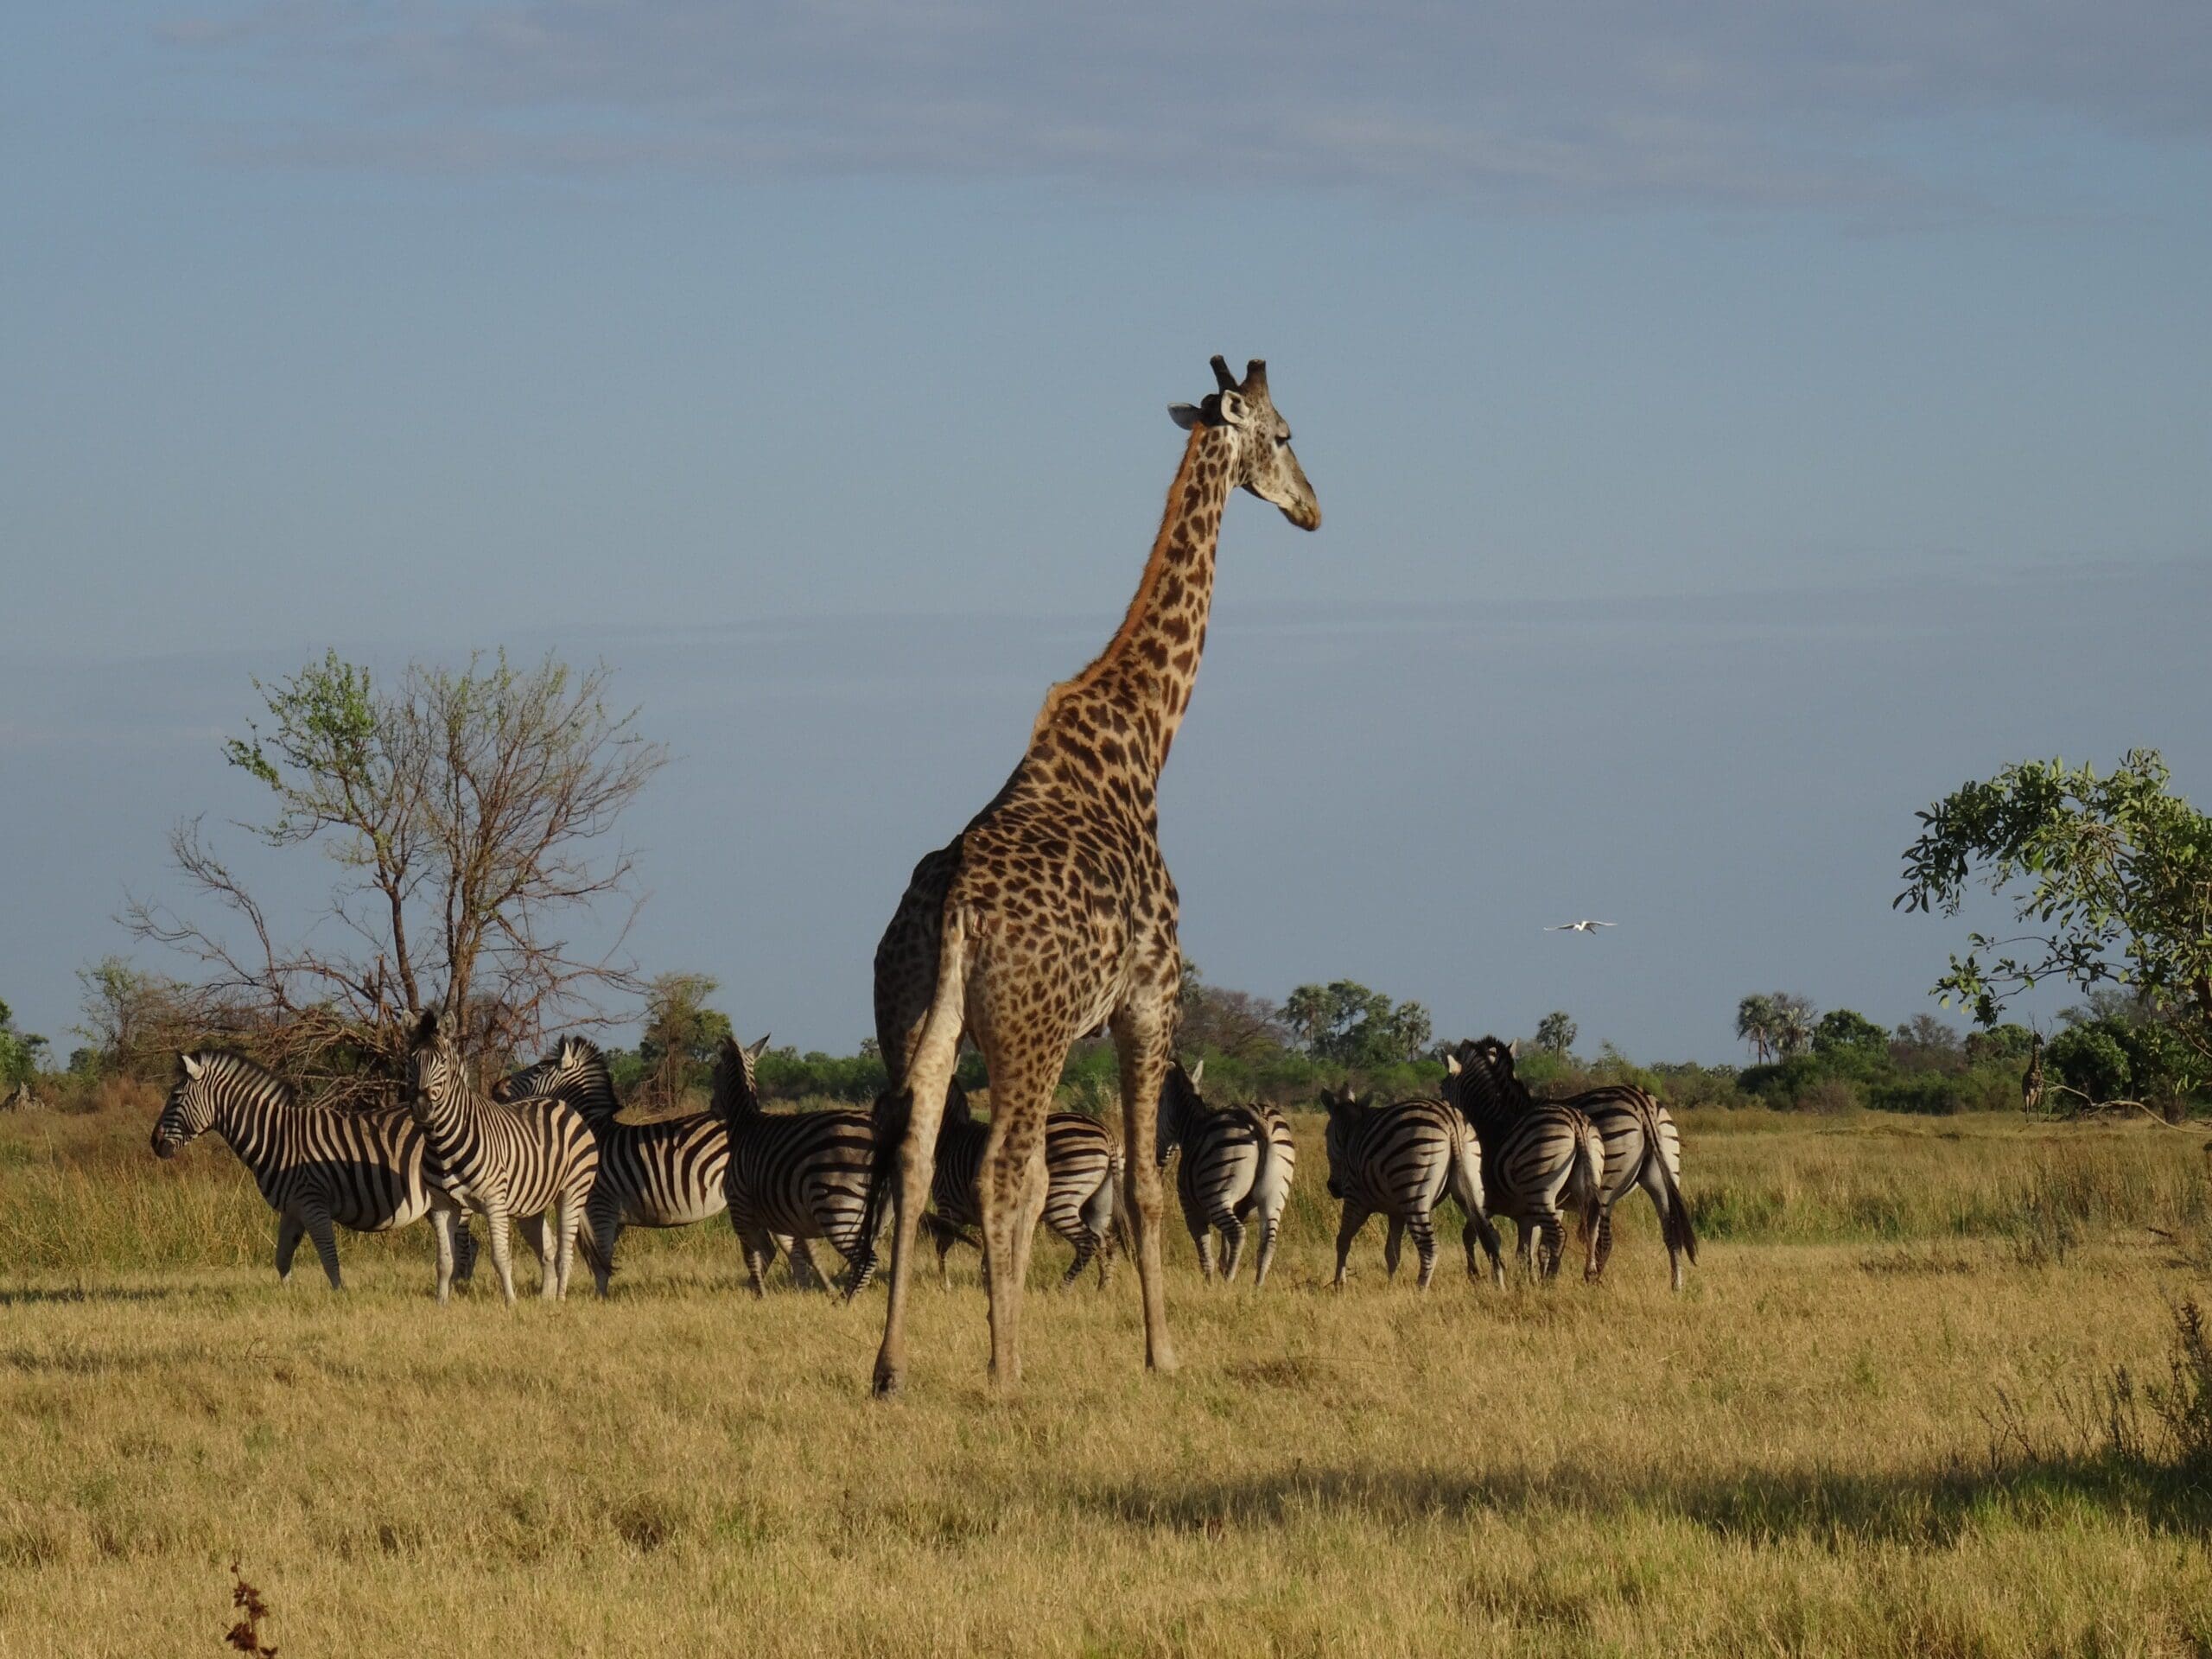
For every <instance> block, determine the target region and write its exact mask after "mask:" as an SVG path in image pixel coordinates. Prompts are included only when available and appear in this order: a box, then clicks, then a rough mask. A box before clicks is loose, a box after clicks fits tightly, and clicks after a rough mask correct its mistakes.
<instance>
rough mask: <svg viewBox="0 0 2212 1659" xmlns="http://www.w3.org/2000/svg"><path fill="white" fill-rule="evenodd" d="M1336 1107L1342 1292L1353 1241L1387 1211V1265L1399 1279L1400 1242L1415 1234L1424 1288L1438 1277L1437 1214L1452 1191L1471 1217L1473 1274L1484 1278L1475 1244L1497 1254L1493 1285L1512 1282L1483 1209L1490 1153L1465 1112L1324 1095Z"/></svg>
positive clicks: (1333, 1190) (1331, 1146)
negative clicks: (1485, 1161)
mask: <svg viewBox="0 0 2212 1659" xmlns="http://www.w3.org/2000/svg"><path fill="white" fill-rule="evenodd" d="M1321 1102H1322V1104H1323V1105H1325V1106H1326V1107H1327V1108H1328V1111H1329V1128H1328V1134H1327V1138H1326V1145H1327V1147H1328V1152H1329V1196H1330V1197H1331V1198H1341V1199H1342V1200H1343V1201H1344V1218H1343V1221H1342V1223H1341V1224H1339V1225H1338V1229H1337V1276H1336V1278H1335V1280H1334V1281H1332V1282H1333V1283H1334V1285H1335V1287H1336V1288H1337V1289H1338V1290H1342V1289H1343V1288H1344V1259H1345V1258H1346V1257H1347V1256H1349V1255H1351V1242H1352V1240H1353V1239H1355V1238H1357V1236H1359V1230H1360V1229H1361V1228H1362V1227H1364V1226H1365V1225H1366V1224H1367V1218H1368V1217H1370V1216H1371V1215H1373V1214H1374V1213H1375V1212H1376V1211H1382V1213H1383V1214H1384V1215H1385V1216H1387V1217H1389V1221H1390V1232H1389V1237H1388V1238H1386V1239H1385V1240H1384V1241H1383V1266H1384V1268H1385V1269H1386V1270H1387V1271H1388V1272H1389V1274H1390V1276H1391V1277H1392V1278H1394V1279H1395V1277H1397V1273H1398V1254H1399V1246H1400V1242H1401V1240H1402V1238H1403V1236H1404V1235H1406V1234H1407V1233H1411V1234H1412V1235H1413V1236H1414V1249H1415V1250H1417V1251H1418V1252H1420V1255H1421V1280H1420V1285H1421V1289H1423V1290H1427V1288H1428V1286H1429V1281H1431V1280H1432V1279H1433V1278H1434V1277H1435V1276H1436V1230H1435V1226H1434V1223H1433V1218H1432V1217H1433V1211H1434V1210H1435V1208H1436V1206H1437V1205H1438V1204H1439V1203H1440V1202H1441V1201H1442V1200H1443V1198H1445V1196H1446V1194H1447V1193H1448V1194H1449V1195H1450V1196H1451V1197H1452V1198H1453V1199H1455V1200H1456V1201H1457V1202H1458V1204H1459V1208H1460V1210H1461V1211H1463V1212H1464V1213H1465V1216H1466V1217H1467V1227H1466V1234H1465V1243H1466V1247H1467V1277H1469V1278H1470V1279H1478V1278H1480V1277H1481V1276H1482V1269H1481V1268H1480V1267H1479V1266H1478V1264H1477V1262H1476V1261H1475V1243H1476V1241H1477V1240H1478V1239H1479V1240H1480V1241H1481V1242H1482V1246H1483V1249H1484V1251H1485V1252H1486V1253H1487V1254H1488V1255H1489V1256H1490V1271H1491V1280H1492V1281H1494V1282H1495V1283H1497V1284H1499V1285H1503V1283H1504V1282H1505V1268H1504V1264H1503V1262H1501V1261H1500V1259H1499V1257H1500V1246H1499V1243H1498V1237H1497V1228H1496V1227H1494V1226H1492V1225H1491V1219H1490V1216H1489V1213H1488V1211H1486V1210H1485V1209H1484V1204H1483V1154H1482V1148H1481V1147H1480V1146H1479V1145H1478V1143H1477V1141H1476V1139H1475V1134H1474V1131H1473V1130H1472V1129H1471V1128H1470V1127H1469V1126H1468V1123H1467V1120H1466V1119H1465V1117H1463V1116H1460V1114H1459V1110H1458V1109H1457V1108H1455V1107H1453V1106H1451V1105H1449V1104H1447V1103H1445V1102H1443V1101H1440V1100H1403V1101H1400V1102H1398V1103H1396V1104H1395V1105H1393V1106H1367V1105H1363V1103H1361V1102H1360V1100H1359V1098H1358V1096H1356V1095H1355V1094H1354V1093H1353V1092H1352V1091H1351V1090H1350V1089H1346V1090H1344V1092H1343V1093H1342V1094H1324V1095H1323V1096H1321Z"/></svg>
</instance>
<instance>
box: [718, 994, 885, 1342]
mask: <svg viewBox="0 0 2212 1659" xmlns="http://www.w3.org/2000/svg"><path fill="white" fill-rule="evenodd" d="M762 1043H763V1045H764V1046H765V1044H766V1039H762ZM758 1052H759V1051H758V1049H753V1050H747V1049H746V1048H743V1047H741V1046H740V1045H739V1043H738V1041H737V1039H735V1038H734V1037H727V1036H726V1037H724V1038H723V1039H722V1041H721V1053H720V1055H718V1056H717V1057H716V1058H715V1096H714V1110H715V1115H716V1116H719V1117H720V1118H721V1120H722V1122H723V1124H724V1126H725V1127H726V1128H727V1131H728V1136H729V1163H728V1166H727V1168H726V1170H725V1172H724V1173H723V1178H722V1179H723V1187H724V1192H725V1195H726V1197H727V1199H728V1205H729V1221H730V1226H731V1227H732V1228H733V1229H734V1230H735V1231H736V1233H737V1238H738V1244H739V1246H740V1248H741V1249H743V1251H744V1252H745V1270H746V1274H747V1277H748V1278H749V1279H750V1281H751V1282H752V1286H753V1294H754V1295H756V1296H765V1295H766V1294H767V1291H766V1287H765V1286H764V1285H763V1284H762V1282H761V1276H762V1275H763V1274H765V1273H766V1271H767V1269H768V1264H769V1263H770V1262H772V1261H774V1260H775V1254H776V1246H777V1243H778V1241H779V1239H787V1240H791V1241H795V1242H798V1243H797V1247H796V1248H793V1249H791V1267H792V1277H793V1278H794V1279H797V1278H798V1263H799V1262H801V1261H805V1262H807V1265H808V1268H810V1269H811V1268H812V1267H813V1262H812V1259H811V1258H810V1256H808V1255H807V1254H806V1249H805V1246H804V1243H803V1241H804V1240H806V1239H810V1238H826V1239H828V1240H829V1243H830V1245H831V1246H832V1248H834V1249H836V1252H837V1254H838V1255H842V1257H844V1258H845V1267H846V1277H845V1300H847V1301H850V1300H852V1299H853V1298H854V1297H855V1296H857V1295H859V1294H860V1293H861V1291H862V1290H864V1289H866V1288H867V1287H868V1281H870V1280H871V1279H873V1278H874V1277H875V1235H876V1231H877V1228H876V1221H877V1217H876V1215H875V1212H874V1207H873V1206H872V1205H871V1204H870V1202H869V1187H870V1185H871V1178H872V1175H873V1170H874V1162H875V1123H874V1119H873V1118H872V1117H871V1116H869V1115H868V1113H866V1112H855V1111H828V1112H791V1113H771V1112H766V1111H763V1110H762V1109H761V1108H760V1090H759V1089H758V1087H756V1086H755V1084H754V1082H753V1060H754V1058H756V1057H757V1054H758ZM809 1276H810V1277H811V1278H814V1279H815V1280H816V1281H817V1282H821V1283H822V1287H823V1289H824V1290H827V1289H828V1288H829V1285H828V1284H827V1282H826V1281H821V1280H820V1275H819V1274H814V1273H811V1272H810V1274H809Z"/></svg>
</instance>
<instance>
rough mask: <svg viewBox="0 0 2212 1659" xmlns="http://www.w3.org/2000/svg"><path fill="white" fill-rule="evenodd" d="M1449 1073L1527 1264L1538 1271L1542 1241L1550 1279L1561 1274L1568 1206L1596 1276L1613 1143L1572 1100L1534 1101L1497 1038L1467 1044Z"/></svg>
mask: <svg viewBox="0 0 2212 1659" xmlns="http://www.w3.org/2000/svg"><path fill="white" fill-rule="evenodd" d="M1445 1067H1446V1071H1447V1073H1448V1074H1449V1075H1448V1077H1447V1079H1446V1087H1447V1088H1448V1090H1449V1091H1450V1094H1451V1098H1452V1103H1453V1104H1454V1105H1456V1106H1458V1107H1459V1109H1460V1111H1461V1112H1462V1113H1464V1114H1465V1116H1466V1119H1467V1122H1469V1123H1471V1124H1472V1125H1473V1126H1474V1130H1475V1136H1476V1139H1478V1141H1481V1142H1482V1148H1483V1173H1484V1177H1485V1179H1486V1182H1487V1185H1488V1190H1489V1192H1490V1203H1491V1211H1492V1212H1493V1213H1494V1214H1497V1215H1500V1216H1510V1217H1512V1219H1513V1221H1514V1222H1515V1224H1516V1225H1517V1226H1518V1228H1519V1230H1520V1233H1521V1259H1522V1262H1525V1263H1527V1264H1528V1265H1529V1267H1530V1268H1532V1269H1533V1268H1535V1266H1536V1247H1537V1242H1538V1239H1539V1236H1541V1241H1542V1245H1543V1263H1542V1266H1543V1274H1544V1276H1545V1277H1546V1278H1547V1279H1548V1278H1551V1277H1552V1276H1554V1274H1557V1273H1558V1272H1559V1264H1560V1254H1561V1252H1562V1250H1563V1249H1564V1246H1565V1243H1566V1230H1565V1229H1564V1228H1563V1227H1562V1226H1561V1225H1560V1202H1561V1200H1562V1199H1565V1200H1566V1201H1567V1202H1568V1203H1571V1204H1573V1205H1574V1207H1575V1210H1576V1211H1577V1213H1578V1214H1579V1215H1580V1217H1581V1222H1582V1226H1583V1229H1584V1236H1585V1241H1586V1244H1587V1246H1588V1249H1587V1254H1586V1257H1585V1260H1584V1262H1583V1274H1584V1276H1585V1277H1586V1278H1587V1277H1592V1276H1594V1275H1595V1274H1596V1272H1597V1269H1598V1217H1599V1212H1600V1211H1601V1210H1602V1209H1603V1207H1604V1205H1605V1141H1603V1140H1602V1139H1601V1138H1600V1137H1599V1134H1598V1129H1597V1126H1596V1125H1595V1124H1593V1123H1592V1122H1591V1121H1590V1120H1589V1119H1588V1118H1587V1117H1586V1116H1583V1114H1582V1113H1581V1112H1580V1111H1578V1110H1577V1109H1575V1108H1574V1107H1573V1106H1571V1105H1569V1104H1568V1103H1566V1102H1564V1101H1557V1100H1532V1099H1530V1098H1529V1091H1528V1090H1526V1089H1525V1088H1523V1087H1522V1085H1521V1083H1520V1080H1519V1079H1518V1078H1517V1077H1515V1076H1514V1075H1513V1051H1512V1050H1511V1049H1510V1048H1508V1047H1507V1046H1505V1045H1504V1044H1503V1043H1501V1042H1500V1041H1498V1039H1497V1038H1495V1037H1485V1038H1484V1039H1482V1040H1481V1041H1480V1042H1476V1043H1462V1044H1460V1045H1459V1048H1458V1050H1457V1051H1456V1052H1453V1053H1452V1054H1451V1055H1449V1056H1447V1057H1446V1061H1445Z"/></svg>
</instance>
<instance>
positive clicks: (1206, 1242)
mask: <svg viewBox="0 0 2212 1659" xmlns="http://www.w3.org/2000/svg"><path fill="white" fill-rule="evenodd" d="M1183 1221H1184V1224H1185V1225H1186V1226H1188V1227H1189V1228H1190V1230H1191V1243H1193V1244H1195V1245H1197V1246H1198V1277H1199V1278H1200V1279H1201V1280H1203V1281H1205V1283H1207V1284H1209V1285H1210V1284H1211V1283H1212V1282H1213V1227H1212V1225H1211V1223H1209V1222H1208V1221H1207V1220H1206V1218H1205V1217H1204V1216H1197V1215H1191V1214H1188V1213H1187V1212H1186V1213H1185V1216H1184V1217H1183Z"/></svg>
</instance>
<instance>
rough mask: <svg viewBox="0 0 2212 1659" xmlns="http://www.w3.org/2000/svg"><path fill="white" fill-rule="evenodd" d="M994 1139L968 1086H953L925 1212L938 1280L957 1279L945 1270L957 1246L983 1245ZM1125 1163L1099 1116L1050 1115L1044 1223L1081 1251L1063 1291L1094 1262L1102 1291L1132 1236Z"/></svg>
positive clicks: (947, 1098) (1065, 1277)
mask: <svg viewBox="0 0 2212 1659" xmlns="http://www.w3.org/2000/svg"><path fill="white" fill-rule="evenodd" d="M990 1139H991V1130H990V1125H988V1123H979V1122H976V1119H975V1117H974V1116H973V1115H972V1114H971V1113H970V1112H969V1109H968V1091H967V1090H964V1089H963V1088H962V1087H961V1086H960V1085H959V1084H957V1083H954V1084H950V1086H949V1087H948V1088H947V1089H946V1090H945V1097H944V1122H942V1123H941V1124H940V1125H939V1126H938V1133H937V1162H936V1165H935V1167H934V1170H933V1173H931V1178H930V1213H929V1214H928V1215H926V1216H925V1217H923V1225H925V1227H927V1228H928V1229H929V1230H930V1233H931V1236H933V1237H934V1238H935V1239H936V1240H937V1270H938V1279H939V1280H940V1281H941V1282H943V1283H944V1284H947V1285H950V1283H951V1282H952V1275H951V1274H950V1271H949V1270H948V1269H947V1267H946V1258H947V1257H948V1256H950V1255H951V1253H952V1247H953V1246H954V1245H955V1244H963V1243H966V1244H975V1245H977V1246H978V1248H980V1246H981V1240H980V1239H978V1238H977V1237H976V1230H977V1229H979V1228H981V1227H982V1224H983V1217H982V1200H981V1199H980V1198H978V1197H977V1193H976V1183H977V1181H978V1180H979V1179H981V1177H982V1173H983V1154H984V1152H985V1150H986V1149H987V1148H988V1146H989V1144H990ZM1045 1176H1046V1189H1045V1215H1044V1220H1045V1225H1046V1226H1047V1227H1049V1228H1051V1229H1052V1231H1054V1232H1055V1233H1058V1235H1059V1236H1061V1237H1062V1238H1064V1239H1065V1240H1067V1242H1068V1243H1069V1244H1071V1246H1073V1247H1074V1249H1075V1260H1074V1261H1072V1262H1070V1263H1069V1264H1068V1270H1067V1271H1066V1272H1065V1274H1061V1275H1060V1288H1061V1289H1062V1290H1065V1289H1066V1288H1068V1287H1069V1286H1071V1285H1072V1284H1074V1283H1075V1281H1077V1279H1080V1278H1081V1277H1082V1276H1083V1270H1084V1268H1087V1267H1089V1266H1090V1263H1091V1262H1093V1261H1096V1262H1097V1263H1098V1283H1099V1286H1100V1287H1101V1288H1102V1289H1103V1287H1105V1286H1106V1285H1107V1284H1109V1283H1110V1282H1111V1281H1112V1279H1113V1268H1114V1252H1115V1250H1116V1248H1118V1247H1119V1245H1120V1244H1121V1243H1122V1242H1124V1240H1125V1239H1126V1236H1127V1233H1128V1219H1127V1217H1126V1216H1125V1215H1124V1213H1123V1211H1122V1149H1121V1148H1120V1147H1117V1146H1116V1145H1115V1144H1114V1137H1113V1135H1111V1134H1110V1133H1109V1132H1108V1130H1107V1128H1106V1126H1105V1125H1104V1124H1103V1123H1101V1122H1099V1121H1098V1120H1097V1119H1096V1118H1095V1117H1085V1116H1083V1114H1082V1113H1080V1112H1054V1113H1052V1114H1051V1115H1050V1116H1047V1117H1046V1120H1045ZM985 1271H986V1272H988V1264H986V1268H985Z"/></svg>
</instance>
